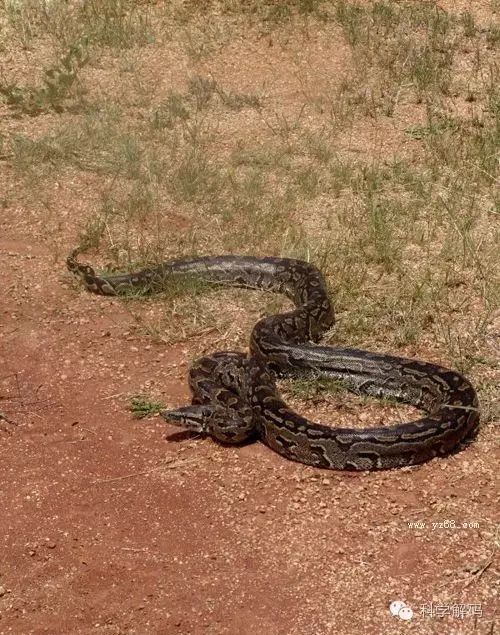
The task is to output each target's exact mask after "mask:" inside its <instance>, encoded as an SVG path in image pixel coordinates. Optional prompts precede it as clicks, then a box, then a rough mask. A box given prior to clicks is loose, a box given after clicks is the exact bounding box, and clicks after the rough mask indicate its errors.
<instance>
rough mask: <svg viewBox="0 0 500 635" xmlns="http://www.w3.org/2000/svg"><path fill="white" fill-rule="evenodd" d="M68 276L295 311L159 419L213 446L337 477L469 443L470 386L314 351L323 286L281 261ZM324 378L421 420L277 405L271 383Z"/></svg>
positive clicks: (448, 377)
mask: <svg viewBox="0 0 500 635" xmlns="http://www.w3.org/2000/svg"><path fill="white" fill-rule="evenodd" d="M77 255H78V250H75V251H74V252H73V253H72V254H71V255H70V256H69V257H68V259H67V266H68V269H69V270H70V271H71V272H72V273H74V274H76V275H78V276H79V277H80V278H81V279H82V280H83V282H84V283H85V285H86V287H87V289H88V290H89V291H92V292H94V293H98V294H102V295H116V294H120V293H122V292H124V291H127V290H130V288H131V287H142V288H146V289H148V290H149V291H154V290H155V289H157V290H158V289H161V288H162V287H163V288H165V284H168V280H169V279H172V278H174V277H175V278H178V277H180V278H183V277H184V278H193V277H195V278H197V279H200V280H203V281H207V282H210V283H215V284H224V285H232V286H238V287H247V288H258V289H264V290H267V291H272V292H277V293H283V294H285V295H286V296H287V297H288V298H290V299H291V300H292V301H293V303H294V304H295V306H296V308H295V310H293V311H290V312H287V313H280V314H278V315H272V316H271V317H266V318H263V319H261V320H259V321H258V322H257V324H256V325H255V327H254V329H253V331H252V334H251V339H250V355H249V356H246V355H244V354H242V353H235V352H217V353H214V354H213V355H211V356H209V357H204V358H202V359H200V360H198V361H196V362H195V363H194V365H193V366H192V368H191V370H190V380H189V383H190V387H191V390H192V392H193V400H192V404H191V405H190V406H186V407H181V408H178V409H175V410H169V411H166V412H163V413H162V415H163V416H164V417H165V419H167V420H169V421H171V422H173V423H175V424H176V425H179V426H182V427H184V428H188V429H189V430H193V431H196V432H200V433H204V434H206V435H209V436H211V437H213V438H215V439H217V440H218V441H221V442H223V443H231V444H233V443H242V442H245V441H247V440H250V439H255V438H260V439H261V440H262V441H264V443H266V444H267V445H268V446H269V447H270V448H272V449H273V450H275V451H276V452H279V453H280V454H282V455H283V456H285V457H286V458H288V459H292V460H294V461H300V462H301V463H305V464H308V465H313V466H316V467H322V468H330V469H337V470H375V469H387V468H395V467H402V466H407V465H415V464H418V463H422V462H424V461H427V460H429V459H431V458H433V457H435V456H443V455H445V454H448V453H449V452H451V451H452V450H453V449H455V448H457V447H458V446H460V445H461V444H462V442H464V441H465V442H467V441H469V440H470V439H472V438H473V436H474V435H475V433H476V431H477V428H478V426H479V413H478V402H477V397H476V393H475V391H474V388H473V387H472V385H471V384H470V382H469V381H468V380H467V379H466V378H465V377H463V376H462V375H459V374H458V373H456V372H454V371H452V370H449V369H446V368H443V367H441V366H437V365H435V364H430V363H426V362H421V361H417V360H413V359H405V358H401V357H393V356H389V355H380V354H376V353H370V352H367V351H363V350H356V349H350V348H336V347H335V348H334V347H331V346H320V345H317V344H313V343H311V342H317V341H318V340H319V338H320V337H321V335H322V334H323V333H324V332H325V331H326V330H327V329H329V328H330V327H331V326H332V324H333V322H334V313H333V308H332V305H331V303H330V300H329V298H328V295H327V291H326V284H325V280H324V278H323V276H322V274H321V273H320V271H318V269H316V268H315V267H314V266H312V265H310V264H308V263H306V262H302V261H300V260H291V259H286V258H252V257H246V256H245V257H244V256H214V257H204V258H194V259H191V260H178V261H173V262H169V263H165V264H162V265H160V266H159V267H156V268H152V269H144V270H142V271H139V272H136V273H130V274H123V275H109V276H98V275H96V274H95V272H94V270H93V269H92V267H90V266H88V265H83V264H80V263H78V262H77V259H76V257H77ZM287 376H288V377H290V376H291V377H305V376H310V377H319V376H323V377H330V378H333V379H335V380H338V381H340V382H341V383H342V385H343V386H345V387H346V389H348V390H350V391H352V392H355V393H357V394H363V395H372V396H375V397H389V398H392V399H395V400H397V401H400V402H403V403H408V404H411V405H414V406H416V407H418V408H420V409H422V410H424V411H425V412H426V413H427V414H426V416H425V417H423V418H421V419H418V420H417V421H413V422H411V423H404V424H401V425H394V426H386V427H377V428H375V427H373V428H366V429H351V428H332V427H328V426H325V425H321V424H318V423H314V422H312V421H309V420H307V419H305V418H304V417H301V416H300V415H298V414H296V413H295V412H293V411H292V410H291V409H290V408H289V407H288V406H287V405H286V403H284V402H283V400H282V399H281V398H280V395H279V392H278V390H277V387H276V378H277V377H287Z"/></svg>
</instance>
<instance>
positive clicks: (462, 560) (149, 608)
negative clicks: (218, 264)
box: [0, 208, 498, 635]
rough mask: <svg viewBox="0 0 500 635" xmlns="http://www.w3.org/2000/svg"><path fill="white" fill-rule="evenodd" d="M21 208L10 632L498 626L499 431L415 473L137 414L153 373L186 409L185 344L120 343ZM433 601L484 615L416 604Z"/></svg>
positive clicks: (2, 611)
mask: <svg viewBox="0 0 500 635" xmlns="http://www.w3.org/2000/svg"><path fill="white" fill-rule="evenodd" d="M18 212H19V210H16V209H9V208H8V209H6V210H4V216H3V218H2V227H1V228H2V237H1V240H0V258H1V268H2V272H3V286H4V291H5V292H4V294H2V299H1V316H2V330H1V340H0V351H1V358H2V376H1V378H0V379H1V384H0V386H1V394H0V396H1V399H2V401H1V405H2V412H3V413H4V415H5V416H7V418H8V419H10V420H11V422H9V421H7V420H4V421H2V430H1V433H0V434H1V436H0V440H1V462H0V472H1V475H0V478H1V483H2V487H1V494H0V495H1V501H2V510H3V511H2V518H1V527H2V531H1V535H2V541H3V544H2V559H1V566H0V585H1V589H0V594H1V598H0V615H1V619H0V632H1V633H116V634H118V633H141V634H142V633H242V634H243V633H245V634H246V633H248V634H250V633H254V632H259V633H269V634H273V635H274V634H297V635H299V634H300V635H320V634H321V635H322V634H325V635H326V634H327V633H331V634H347V633H352V634H354V633H367V632H372V633H391V634H392V633H402V632H410V633H438V632H440V633H443V632H446V633H476V632H477V633H485V634H486V633H493V632H495V631H494V625H493V624H494V620H495V591H496V584H497V582H496V581H495V580H496V576H497V571H496V570H495V569H496V567H498V564H497V563H495V561H494V560H493V559H492V558H493V553H494V551H495V542H494V541H495V539H496V541H498V531H497V532H496V537H495V525H494V522H495V513H496V511H497V510H498V498H497V495H498V489H497V485H498V483H497V482H496V476H497V475H496V473H495V467H496V463H495V460H496V457H495V456H494V455H493V453H492V449H491V448H492V444H491V441H490V439H489V438H488V435H491V434H492V429H491V428H489V429H488V431H487V432H485V433H481V434H480V435H479V438H478V440H477V442H476V443H474V444H473V445H472V446H470V447H469V448H468V449H467V450H466V451H464V452H462V453H460V454H458V455H455V456H452V457H449V458H446V459H438V460H434V461H431V462H430V463H428V464H426V465H423V466H421V467H418V468H414V469H409V470H399V471H390V472H384V473H372V474H364V473H363V474H351V473H346V474H344V473H336V472H326V471H318V470H316V469H313V468H309V467H306V466H301V465H298V464H297V465H296V464H293V463H291V462H288V461H286V460H285V459H283V458H282V457H280V456H278V455H276V454H274V453H273V452H272V451H270V450H269V449H267V448H266V447H265V446H263V445H261V444H259V443H256V444H253V445H248V446H246V447H242V448H226V447H219V446H218V445H216V444H215V443H213V442H211V441H209V440H202V439H195V440H193V439H189V438H185V435H182V433H181V434H179V432H178V429H176V428H174V427H170V426H169V425H167V424H165V423H164V422H163V421H160V420H159V419H157V418H156V419H155V418H153V419H151V420H146V421H137V420H134V419H132V418H131V416H130V414H129V413H127V411H126V409H125V406H126V403H125V401H124V399H123V395H126V394H128V393H129V392H130V390H131V387H132V386H138V385H143V384H144V383H145V382H147V381H148V380H150V381H151V382H154V383H155V384H158V385H161V387H162V389H163V390H164V393H165V395H167V396H168V400H169V402H170V403H182V402H184V401H187V399H188V397H189V395H188V389H187V383H186V371H187V368H188V365H189V362H190V359H191V355H190V351H189V347H188V346H186V347H178V346H177V347H173V348H170V349H168V348H166V347H165V346H164V345H159V344H154V343H153V344H151V343H150V342H149V341H148V340H145V339H144V338H142V339H141V338H140V337H134V336H130V335H127V333H128V332H129V331H128V328H129V322H130V316H129V314H128V313H127V312H126V311H125V310H124V309H123V306H122V305H121V304H120V303H119V302H118V301H117V300H114V299H109V298H101V297H90V296H88V295H87V294H86V293H84V292H81V293H77V292H75V290H74V286H72V285H70V284H69V277H68V276H67V274H66V273H65V272H64V269H63V266H62V265H63V263H62V262H61V261H58V263H57V265H58V267H57V272H56V273H54V262H53V255H52V253H51V251H50V250H49V249H48V248H46V247H45V246H44V245H43V244H39V245H33V244H32V242H31V241H30V240H28V239H27V238H26V237H25V236H24V237H23V232H18V231H16V229H15V228H16V227H19V218H18V217H17V214H18ZM418 521H421V522H423V523H425V526H423V527H420V528H410V527H409V523H411V522H418ZM434 523H438V524H437V525H434ZM440 523H443V525H442V526H440ZM463 523H467V524H468V525H470V528H469V527H467V528H463V527H462V524H463ZM452 524H455V525H456V527H455V528H451V527H450V526H449V525H452ZM394 600H403V601H405V602H407V604H408V605H409V606H410V607H412V609H413V611H414V612H415V617H414V619H413V620H412V621H411V622H408V623H403V622H401V621H400V620H399V619H398V618H394V617H393V616H391V614H390V612H389V608H388V607H389V605H390V603H391V602H392V601H394ZM431 602H432V603H434V604H436V605H447V606H450V605H453V604H458V605H467V610H468V611H469V612H474V611H476V613H477V612H478V611H479V612H480V613H482V614H481V615H475V616H473V615H468V616H464V617H461V618H459V617H453V616H450V615H448V616H445V617H442V618H438V617H435V616H432V617H431V616H423V615H421V614H420V611H421V610H423V609H422V607H423V605H426V604H427V605H428V604H430V603H431ZM472 605H479V606H480V609H477V608H475V609H474V608H470V607H471V606H472Z"/></svg>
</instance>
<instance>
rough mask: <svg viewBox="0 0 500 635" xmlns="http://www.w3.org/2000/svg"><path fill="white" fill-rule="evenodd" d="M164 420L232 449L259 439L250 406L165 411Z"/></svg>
mask: <svg viewBox="0 0 500 635" xmlns="http://www.w3.org/2000/svg"><path fill="white" fill-rule="evenodd" d="M161 416H162V417H163V418H164V419H166V420H167V421H170V422H171V423H173V424H174V425H177V426H180V427H182V428H186V429H187V430H191V431H192V432H198V433H201V434H206V435H209V436H211V437H212V438H213V439H216V440H217V441H220V442H222V443H227V444H231V445H234V444H240V443H244V442H245V441H248V440H250V439H252V438H253V437H255V435H256V429H255V426H254V422H253V417H252V413H251V408H249V407H248V406H246V407H243V406H241V409H240V410H238V409H232V408H230V407H228V406H222V405H220V404H217V405H209V404H201V405H191V406H183V407H181V408H176V409H175V410H165V411H163V412H162V413H161Z"/></svg>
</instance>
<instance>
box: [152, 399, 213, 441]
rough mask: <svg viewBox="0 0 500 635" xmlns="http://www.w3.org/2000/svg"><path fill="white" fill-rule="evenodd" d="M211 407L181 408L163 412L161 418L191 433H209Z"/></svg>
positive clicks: (211, 414)
mask: <svg viewBox="0 0 500 635" xmlns="http://www.w3.org/2000/svg"><path fill="white" fill-rule="evenodd" d="M213 411H214V408H213V407H212V406H207V405H200V406H183V407H181V408H176V409H175V410H164V411H163V412H161V413H160V414H161V416H162V417H163V418H164V419H166V420H167V421H169V422H170V423H173V424H174V425H175V426H179V427H181V428H186V429H187V430H191V431H192V432H200V433H202V434H208V433H209V422H210V421H211V418H212V416H213Z"/></svg>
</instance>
